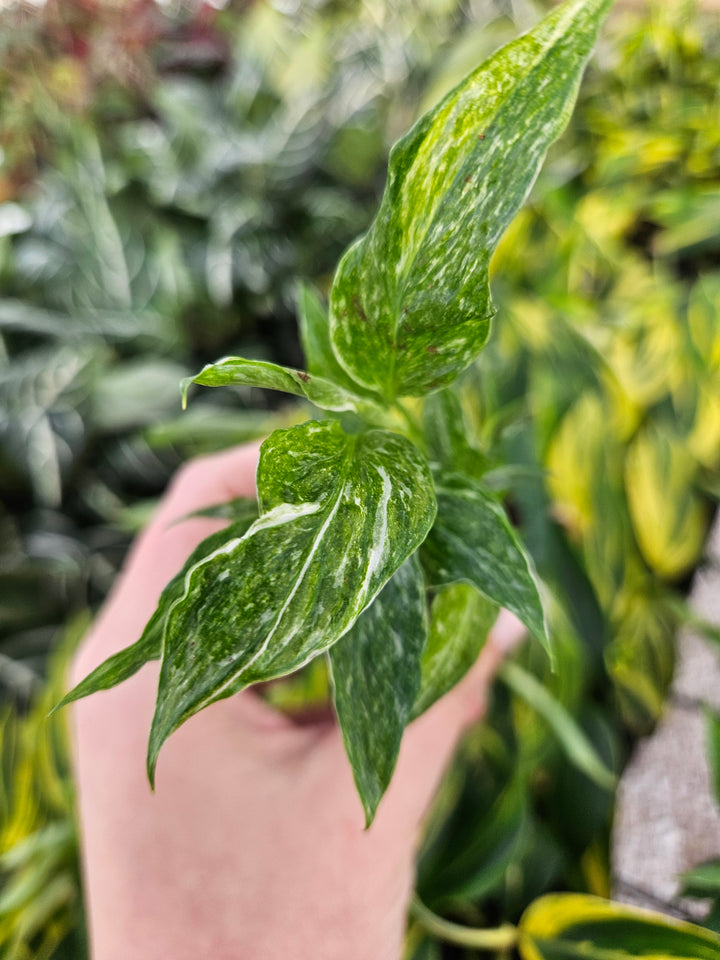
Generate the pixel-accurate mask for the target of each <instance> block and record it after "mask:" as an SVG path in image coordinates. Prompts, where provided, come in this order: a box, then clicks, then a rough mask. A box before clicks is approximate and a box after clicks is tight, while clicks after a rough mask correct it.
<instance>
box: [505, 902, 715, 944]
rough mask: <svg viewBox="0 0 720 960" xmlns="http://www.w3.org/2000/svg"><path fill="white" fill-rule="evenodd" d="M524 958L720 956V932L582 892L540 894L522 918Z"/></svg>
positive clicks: (521, 931)
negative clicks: (541, 895)
mask: <svg viewBox="0 0 720 960" xmlns="http://www.w3.org/2000/svg"><path fill="white" fill-rule="evenodd" d="M520 955H521V957H522V958H523V960H634V958H638V960H639V958H645V960H717V957H718V956H720V936H718V934H716V933H712V932H711V931H710V930H705V929H704V928H702V927H697V926H695V925H694V924H691V923H683V922H682V921H680V920H674V919H672V918H670V917H666V916H665V915H663V914H660V913H650V912H649V911H646V910H638V909H635V908H633V907H627V906H625V905H624V904H619V903H611V902H610V901H608V900H601V899H599V898H597V897H590V896H585V895H583V894H550V895H548V896H545V897H541V898H540V899H539V900H536V901H535V902H534V903H533V904H531V905H530V907H529V908H528V909H527V910H526V911H525V913H524V915H523V917H522V920H521V921H520Z"/></svg>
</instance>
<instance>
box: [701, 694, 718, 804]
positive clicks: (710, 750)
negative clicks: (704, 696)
mask: <svg viewBox="0 0 720 960" xmlns="http://www.w3.org/2000/svg"><path fill="white" fill-rule="evenodd" d="M703 715H704V718H705V737H706V742H707V756H708V766H709V768H710V782H711V784H712V788H713V793H714V794H715V802H716V803H717V804H720V714H719V713H717V712H716V711H715V710H713V709H711V708H710V707H707V706H706V707H705V709H704V710H703Z"/></svg>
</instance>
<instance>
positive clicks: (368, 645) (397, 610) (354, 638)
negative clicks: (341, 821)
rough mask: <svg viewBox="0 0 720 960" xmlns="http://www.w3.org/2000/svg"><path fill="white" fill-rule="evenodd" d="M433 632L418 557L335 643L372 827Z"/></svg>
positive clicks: (342, 703) (336, 691)
mask: <svg viewBox="0 0 720 960" xmlns="http://www.w3.org/2000/svg"><path fill="white" fill-rule="evenodd" d="M426 635H427V615H426V609H425V580H424V578H423V572H422V568H421V566H420V563H419V560H418V558H417V556H413V557H411V558H410V559H409V560H407V561H406V562H405V563H404V564H403V566H402V567H400V569H399V570H398V571H397V573H396V574H395V575H394V576H393V577H392V579H391V580H389V581H388V582H387V583H386V584H385V586H384V587H383V589H382V591H381V592H380V593H379V594H378V596H377V597H376V598H375V600H374V601H373V602H372V604H371V605H370V606H369V607H368V608H367V610H365V611H364V612H363V613H362V614H361V615H360V617H359V619H358V620H357V621H356V622H355V625H354V626H353V627H352V629H351V630H350V631H349V632H348V633H347V634H345V636H344V637H343V638H342V640H340V641H339V642H338V643H336V644H335V646H333V647H332V648H331V649H330V654H329V656H330V667H331V670H332V680H333V699H334V702H335V711H336V713H337V717H338V721H339V723H340V729H341V731H342V735H343V740H344V742H345V750H346V751H347V755H348V759H349V760H350V765H351V767H352V770H353V776H354V778H355V785H356V786H357V790H358V793H359V795H360V799H361V800H362V804H363V808H364V810H365V818H366V823H367V825H368V826H369V825H370V824H371V823H372V820H373V817H374V816H375V811H376V810H377V806H378V804H379V802H380V800H381V799H382V796H383V794H384V793H385V790H386V789H387V786H388V784H389V783H390V778H391V777H392V773H393V770H394V769H395V764H396V762H397V757H398V752H399V750H400V741H401V740H402V735H403V731H404V729H405V726H406V724H407V722H408V720H409V718H410V712H411V710H412V707H413V703H414V702H415V698H416V696H417V693H418V690H419V688H420V657H421V654H422V650H423V646H424V644H425V638H426Z"/></svg>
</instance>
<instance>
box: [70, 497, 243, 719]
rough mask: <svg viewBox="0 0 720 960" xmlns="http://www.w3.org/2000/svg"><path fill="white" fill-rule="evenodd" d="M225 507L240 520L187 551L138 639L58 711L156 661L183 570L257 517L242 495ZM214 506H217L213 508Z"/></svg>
mask: <svg viewBox="0 0 720 960" xmlns="http://www.w3.org/2000/svg"><path fill="white" fill-rule="evenodd" d="M228 506H230V507H232V509H233V511H234V514H233V515H235V516H240V517H241V519H239V520H236V521H235V523H231V524H230V526H228V527H225V528H223V529H222V530H218V531H216V532H215V533H211V534H210V536H209V537H206V538H205V539H204V540H203V541H202V543H199V544H198V545H197V547H195V549H194V550H193V552H192V553H191V554H190V556H189V557H188V559H187V560H186V561H185V564H184V566H183V568H182V570H181V571H180V572H179V573H177V574H176V575H175V576H174V577H173V578H172V580H171V581H170V583H168V585H167V586H166V587H165V589H164V590H163V592H162V593H161V594H160V599H159V600H158V605H157V609H156V610H155V612H154V613H153V615H152V616H151V617H150V619H149V620H148V622H147V625H146V626H145V629H144V630H143V632H142V636H141V637H140V639H139V640H137V641H136V642H135V643H133V644H132V645H131V646H129V647H126V648H125V649H124V650H120V651H119V652H118V653H116V654H114V655H113V656H112V657H108V659H107V660H105V661H103V663H101V664H100V666H99V667H96V668H95V669H94V670H93V671H92V673H90V674H88V676H87V677H85V679H84V680H81V681H80V683H78V684H77V686H75V687H74V688H73V689H72V690H71V691H70V692H69V693H68V694H67V695H66V696H65V697H63V699H62V700H61V701H60V703H59V704H58V705H57V707H55V709H56V710H58V709H59V708H60V707H64V706H65V705H66V704H68V703H72V702H73V701H74V700H80V699H81V698H82V697H87V696H89V695H90V694H91V693H97V692H98V691H99V690H110V689H111V688H112V687H116V686H117V685H118V684H119V683H122V682H123V680H128V679H129V678H130V677H132V676H133V674H135V673H137V672H138V670H139V669H140V667H142V666H144V665H145V664H146V663H147V662H148V661H149V660H157V659H159V657H160V652H161V649H162V635H163V628H164V626H165V619H166V617H167V615H168V611H169V610H170V608H171V607H172V605H173V604H174V603H175V601H176V600H178V599H179V598H180V597H181V596H182V594H183V590H184V585H185V575H186V574H187V572H188V571H189V570H190V569H192V567H194V566H195V564H197V563H199V562H200V561H201V560H202V559H203V558H204V557H207V556H208V555H209V554H211V553H214V551H215V550H217V549H218V548H219V547H221V546H222V545H223V544H224V543H225V542H226V541H227V540H232V539H234V538H237V537H241V536H242V535H243V534H244V533H245V532H246V531H247V529H248V527H249V526H250V524H251V523H252V522H253V520H254V518H255V517H257V505H256V504H255V503H254V501H251V500H249V499H247V498H246V497H242V498H237V499H236V500H234V501H232V503H231V504H228ZM213 509H217V508H213ZM202 514H203V511H198V514H196V515H202Z"/></svg>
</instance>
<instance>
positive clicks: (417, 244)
mask: <svg viewBox="0 0 720 960" xmlns="http://www.w3.org/2000/svg"><path fill="white" fill-rule="evenodd" d="M611 5H612V0H568V2H566V3H565V4H563V5H562V6H560V7H559V8H558V9H556V10H554V11H553V12H552V13H550V14H549V15H548V16H547V17H546V18H545V19H544V20H543V21H542V22H541V23H539V24H538V26H536V27H535V29H534V30H532V31H531V32H530V33H528V34H526V35H525V36H523V37H520V38H519V39H517V40H515V41H514V42H513V43H510V44H509V45H508V46H506V47H504V48H503V49H502V50H500V51H498V52H497V53H496V54H495V55H494V56H493V57H491V58H490V59H489V60H488V61H487V62H486V63H484V64H483V65H482V66H480V67H479V68H478V69H477V70H475V71H474V72H473V73H471V74H470V75H469V76H468V77H467V78H466V79H465V80H463V81H462V82H461V83H460V84H459V85H458V86H457V87H456V88H455V89H454V90H452V91H451V92H450V93H449V94H448V95H447V96H446V97H445V98H444V99H443V100H442V101H441V102H440V103H439V104H438V105H437V106H436V107H435V108H434V109H433V110H431V111H430V112H429V113H427V114H426V115H425V116H424V117H422V118H421V119H420V120H419V121H418V122H417V123H416V124H415V126H414V127H413V128H412V129H411V130H410V131H409V133H407V134H406V136H405V137H403V138H402V140H400V141H399V142H398V143H397V144H396V145H395V147H394V148H393V150H392V152H391V154H390V162H389V168H388V180H387V185H386V188H385V193H384V195H383V199H382V203H381V206H380V210H379V211H378V214H377V217H376V218H375V220H374V222H373V224H372V226H371V227H370V229H369V231H368V232H367V233H366V234H365V236H363V237H361V238H360V240H358V241H357V242H356V243H355V244H353V246H351V247H350V248H349V250H348V251H347V252H346V254H345V255H344V257H343V258H342V260H341V261H340V265H339V266H338V269H337V273H336V275H335V279H334V282H333V287H332V292H331V297H330V310H331V314H330V336H331V340H332V344H333V347H334V350H335V353H336V355H337V356H338V358H339V360H340V362H341V364H342V366H343V367H344V368H345V369H346V370H347V371H348V373H350V375H351V376H352V377H353V379H355V380H357V381H358V382H359V383H362V384H364V385H365V386H366V387H369V388H371V389H374V390H377V391H379V392H380V393H381V394H382V395H383V396H385V397H387V398H388V399H393V398H394V397H396V396H402V395H413V396H420V395H422V394H424V393H426V392H427V391H429V390H435V389H437V388H439V387H442V386H446V385H447V384H448V383H450V382H451V381H452V380H453V379H454V378H455V377H456V376H457V374H458V373H459V372H460V371H461V370H463V369H464V368H465V367H466V366H467V365H468V364H469V363H470V362H471V361H472V360H473V359H474V357H476V356H477V354H478V353H479V352H480V350H481V349H482V347H483V346H484V344H485V341H486V340H487V337H488V332H489V328H490V319H491V315H492V312H493V309H492V303H491V299H490V289H489V283H488V264H489V262H490V257H491V255H492V252H493V250H494V248H495V246H496V244H497V242H498V240H499V239H500V236H501V235H502V233H503V231H504V230H505V228H506V227H507V226H508V224H509V223H510V221H511V220H512V218H513V217H514V216H515V214H516V213H517V211H518V209H519V208H520V206H521V205H522V203H523V202H524V200H525V198H526V196H527V194H528V192H529V190H530V188H531V186H532V184H533V182H534V180H535V177H536V176H537V173H538V170H539V169H540V165H541V163H542V160H543V158H544V156H545V152H546V150H547V148H548V146H549V145H550V144H551V143H552V142H553V141H554V140H555V139H556V138H557V137H558V136H559V135H560V133H561V132H562V130H563V129H564V128H565V126H566V124H567V121H568V119H569V117H570V113H571V110H572V106H573V103H574V101H575V96H576V93H577V88H578V85H579V81H580V77H581V75H582V72H583V69H584V67H585V63H586V61H587V58H588V56H589V55H590V51H591V50H592V47H593V44H594V42H595V37H596V34H597V31H598V27H599V25H600V23H601V22H602V20H603V18H604V16H605V15H606V13H607V12H608V10H609V9H610V6H611Z"/></svg>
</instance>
